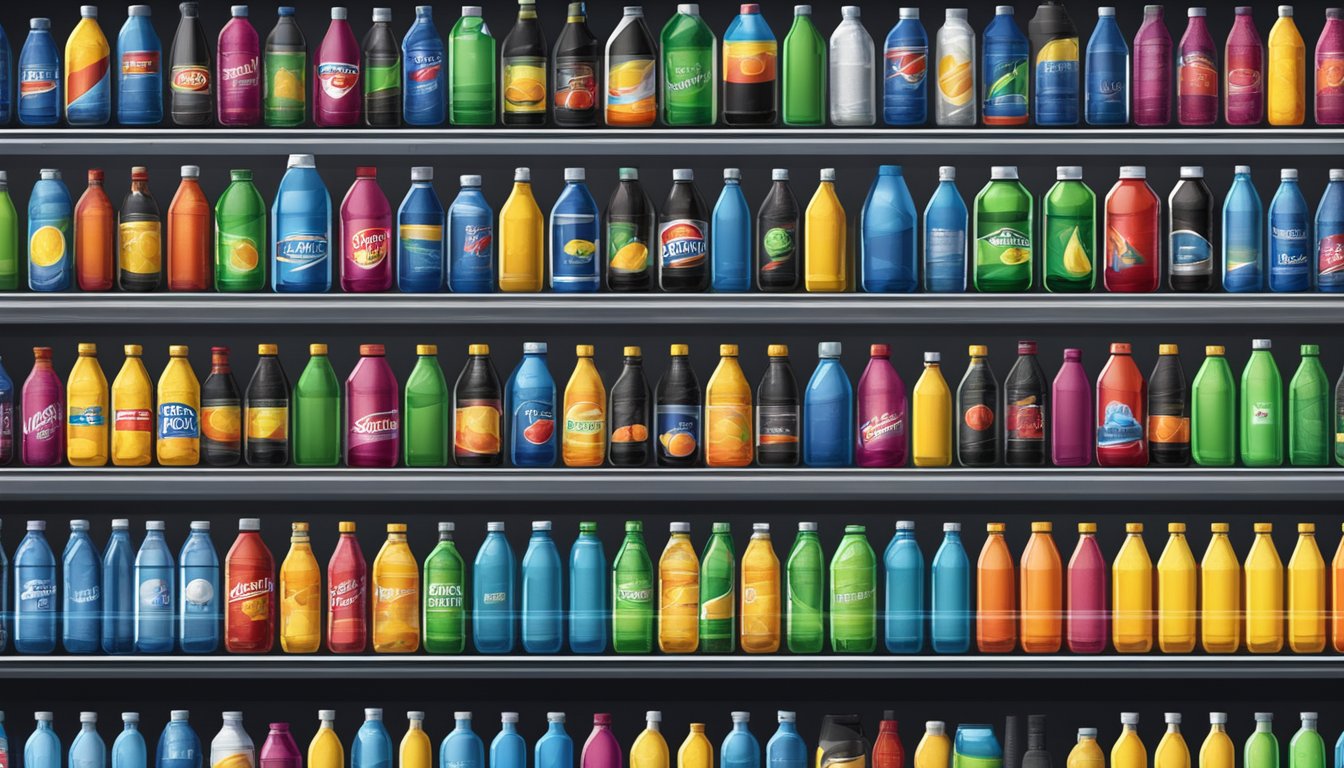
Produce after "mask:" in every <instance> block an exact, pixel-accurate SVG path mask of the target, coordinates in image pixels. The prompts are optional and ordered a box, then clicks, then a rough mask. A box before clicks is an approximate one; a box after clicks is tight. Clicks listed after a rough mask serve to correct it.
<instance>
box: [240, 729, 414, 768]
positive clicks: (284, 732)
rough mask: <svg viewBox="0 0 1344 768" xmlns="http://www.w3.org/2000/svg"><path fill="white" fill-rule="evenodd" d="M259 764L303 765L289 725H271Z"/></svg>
mask: <svg viewBox="0 0 1344 768" xmlns="http://www.w3.org/2000/svg"><path fill="white" fill-rule="evenodd" d="M259 764H260V765H261V766H263V767H264V768H295V766H299V765H302V764H303V756H302V755H301V754H299V746H298V745H297V744H295V743H294V737H293V736H292V735H291V734H290V732H289V723H271V724H270V731H269V732H268V733H267V734H266V741H265V742H263V743H262V745H261V754H260V763H259ZM408 765H409V764H408Z"/></svg>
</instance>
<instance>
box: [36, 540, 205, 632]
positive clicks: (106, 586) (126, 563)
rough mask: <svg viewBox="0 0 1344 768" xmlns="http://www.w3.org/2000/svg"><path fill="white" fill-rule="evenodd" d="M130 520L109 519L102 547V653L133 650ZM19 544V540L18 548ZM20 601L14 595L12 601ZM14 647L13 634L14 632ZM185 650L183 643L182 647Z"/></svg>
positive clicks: (132, 556)
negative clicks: (109, 528) (108, 529)
mask: <svg viewBox="0 0 1344 768" xmlns="http://www.w3.org/2000/svg"><path fill="white" fill-rule="evenodd" d="M129 529H130V523H129V522H128V521H126V520H121V519H118V520H113V521H112V535H111V536H110V537H109V538H108V540H107V548H106V549H105V550H104V551H103V560H102V565H101V568H102V571H101V579H100V584H99V592H100V603H101V607H102V643H101V647H102V650H103V653H107V654H113V653H116V654H121V653H130V652H132V651H133V650H135V602H136V600H137V599H138V596H137V594H136V592H135V584H134V582H133V579H132V569H133V565H132V563H133V562H134V559H135V552H134V548H133V547H132V545H131V536H130V533H129ZM22 548H23V544H22V543H20V550H22ZM18 555H19V553H18V552H15V555H14V568H15V580H16V583H21V582H18V579H19V578H20V574H19V573H18V568H19V560H18ZM21 602H22V601H21V600H18V599H16V600H15V603H16V604H20V603H21ZM15 638H16V639H15V642H16V650H17V635H16V636H15ZM184 650H185V647H184Z"/></svg>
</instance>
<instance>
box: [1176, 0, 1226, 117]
mask: <svg viewBox="0 0 1344 768" xmlns="http://www.w3.org/2000/svg"><path fill="white" fill-rule="evenodd" d="M1207 13H1208V12H1207V9H1205V8H1190V9H1189V10H1188V11H1187V12H1186V16H1187V18H1188V19H1189V20H1188V21H1187V23H1186V27H1185V34H1184V35H1182V36H1181V42H1180V47H1179V48H1178V49H1177V61H1178V69H1177V73H1176V122H1178V123H1180V124H1181V125H1213V123H1214V121H1216V120H1217V119H1218V64H1217V61H1216V60H1215V58H1214V56H1215V53H1214V47H1213V37H1212V36H1211V35H1210V34H1209V28H1208V25H1206V24H1205V23H1204V18H1205V16H1206V15H1207Z"/></svg>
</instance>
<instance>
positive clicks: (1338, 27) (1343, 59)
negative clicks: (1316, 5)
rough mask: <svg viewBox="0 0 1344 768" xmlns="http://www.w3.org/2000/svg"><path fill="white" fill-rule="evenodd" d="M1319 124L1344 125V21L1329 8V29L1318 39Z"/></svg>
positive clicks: (1327, 27)
mask: <svg viewBox="0 0 1344 768" xmlns="http://www.w3.org/2000/svg"><path fill="white" fill-rule="evenodd" d="M1316 124H1317V125H1341V124H1344V19H1341V14H1340V9H1338V8H1326V9H1325V28H1324V29H1322V30H1321V36H1320V38H1319V39H1317V40H1316Z"/></svg>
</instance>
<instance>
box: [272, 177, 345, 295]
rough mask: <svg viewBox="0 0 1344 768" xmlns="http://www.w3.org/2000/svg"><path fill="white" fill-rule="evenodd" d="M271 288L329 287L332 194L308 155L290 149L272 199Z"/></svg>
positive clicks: (322, 289) (315, 289)
mask: <svg viewBox="0 0 1344 768" xmlns="http://www.w3.org/2000/svg"><path fill="white" fill-rule="evenodd" d="M271 220H272V221H273V222H274V238H275V239H274V240H273V241H272V242H271V290H273V291H275V292H276V293H326V292H327V291H329V290H331V264H330V261H329V254H330V250H331V196H330V195H328V194H327V187H326V185H324V184H323V183H322V177H321V176H319V175H318V173H317V167H316V165H315V164H314V162H313V156H312V155H290V156H289V163H288V166H287V170H286V171H285V175H284V178H282V179H280V188H279V189H278V190H277V191H276V195H275V202H274V203H272V204H271Z"/></svg>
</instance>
